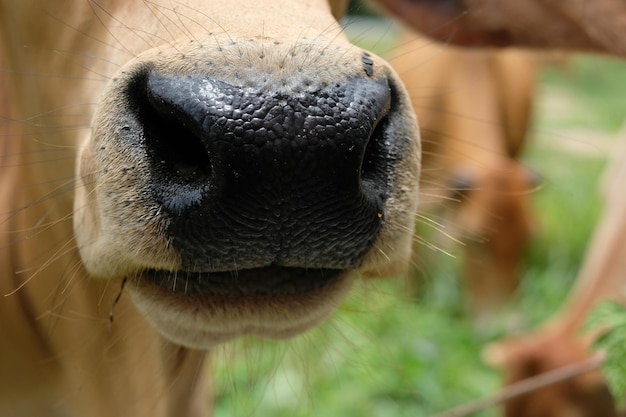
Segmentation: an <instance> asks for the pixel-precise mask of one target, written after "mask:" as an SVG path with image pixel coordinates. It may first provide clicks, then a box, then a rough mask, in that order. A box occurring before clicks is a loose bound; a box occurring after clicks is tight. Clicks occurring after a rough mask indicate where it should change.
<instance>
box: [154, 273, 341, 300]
mask: <svg viewBox="0 0 626 417" xmlns="http://www.w3.org/2000/svg"><path fill="white" fill-rule="evenodd" d="M344 272H345V271H344V270H341V269H323V268H299V267H282V266H266V267H260V268H248V269H237V270H232V271H215V272H212V271H211V272H207V271H201V272H196V271H185V270H179V271H166V270H147V271H144V273H143V274H142V279H144V280H146V281H149V282H151V283H153V284H155V285H156V286H157V287H158V288H160V289H161V290H164V291H167V292H171V293H177V294H179V295H183V294H187V295H189V296H192V297H198V296H200V297H220V298H259V299H262V298H275V297H289V296H298V295H302V294H307V293H310V292H315V291H317V290H320V289H322V288H324V287H326V286H328V285H330V284H332V283H333V282H335V281H337V280H339V279H340V277H341V276H343V275H344Z"/></svg>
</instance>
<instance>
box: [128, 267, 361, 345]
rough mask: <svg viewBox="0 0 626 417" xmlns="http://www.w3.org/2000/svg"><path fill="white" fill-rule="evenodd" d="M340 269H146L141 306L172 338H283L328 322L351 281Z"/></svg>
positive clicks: (138, 294)
mask: <svg viewBox="0 0 626 417" xmlns="http://www.w3.org/2000/svg"><path fill="white" fill-rule="evenodd" d="M350 277H351V274H349V273H348V271H344V270H340V269H318V268H311V269H308V268H291V267H274V266H270V267H263V268H253V269H244V270H239V271H237V272H234V271H228V272H210V273H209V272H188V271H177V272H171V271H159V270H147V271H144V272H143V273H142V274H141V275H140V277H139V279H138V280H137V281H136V282H135V283H134V284H135V285H131V286H130V287H129V290H130V291H131V293H132V295H133V298H134V300H135V302H136V305H137V307H138V308H139V310H140V311H141V312H143V314H144V316H145V317H146V318H147V319H148V321H150V322H151V323H152V324H153V325H154V326H155V327H156V328H157V329H158V330H159V331H160V332H161V333H162V334H163V335H164V336H165V337H166V338H167V339H169V340H170V341H173V342H175V343H177V344H180V345H183V346H187V347H190V348H194V349H210V348H212V347H214V346H216V345H218V344H220V343H224V342H227V341H229V340H232V339H235V338H237V337H241V336H256V337H262V338H269V339H284V338H288V337H292V336H295V335H297V334H299V333H302V332H304V331H306V330H307V329H310V328H311V327H313V326H315V325H317V324H319V323H320V322H321V321H322V320H324V319H325V318H326V317H327V316H328V315H329V314H330V313H331V312H332V311H333V310H334V309H335V308H336V307H337V305H338V304H339V303H340V302H341V300H342V299H343V298H344V296H345V295H346V293H347V291H348V289H349V288H350V284H351V282H352V280H351V279H350Z"/></svg>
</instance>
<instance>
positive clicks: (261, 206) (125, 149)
mask: <svg viewBox="0 0 626 417" xmlns="http://www.w3.org/2000/svg"><path fill="white" fill-rule="evenodd" d="M346 3H347V2H345V1H342V0H339V1H332V2H330V3H327V2H326V1H325V0H299V1H287V0H259V1H254V2H248V1H238V0H237V1H228V2H224V1H219V0H203V1H199V0H177V1H169V0H154V1H140V0H82V1H75V0H53V1H48V2H39V1H35V0H24V1H20V2H14V1H11V0H2V1H0V134H1V135H2V136H3V140H2V141H1V144H0V147H1V148H0V149H1V150H0V155H1V156H0V158H1V161H2V162H1V163H0V184H1V186H0V196H1V200H0V201H2V207H1V208H0V213H1V215H0V216H1V217H0V239H1V240H2V243H0V247H1V248H2V250H1V251H0V268H2V269H1V276H2V279H1V280H0V291H1V294H2V296H1V297H0V315H1V316H2V317H3V320H1V321H0V339H1V340H2V343H0V415H3V416H4V415H7V416H8V415H10V416H44V415H45V416H51V417H53V416H94V417H100V416H123V415H128V416H151V417H158V416H206V415H208V414H209V413H210V411H209V410H210V404H209V401H208V399H207V398H208V395H207V389H208V388H207V384H208V382H207V380H206V378H207V376H206V375H205V374H206V372H204V369H205V367H204V364H205V363H206V356H207V353H206V352H207V351H209V350H211V349H212V348H214V347H215V346H218V345H221V344H223V343H225V342H228V341H230V340H232V339H236V338H239V337H243V336H252V337H260V338H269V339H285V338H289V337H292V336H294V335H297V334H300V333H302V332H304V331H306V330H307V329H310V328H311V327H314V326H316V325H317V324H318V323H320V322H321V321H323V320H324V319H325V318H326V317H327V316H329V315H330V314H331V312H332V311H333V310H334V308H335V307H336V306H337V305H338V304H339V303H340V302H341V300H342V298H343V297H344V295H345V294H346V293H347V292H348V290H349V288H350V286H351V283H352V282H353V281H354V279H355V278H356V277H357V276H358V275H367V276H385V275H387V274H392V273H394V271H399V270H401V269H402V268H404V266H405V265H406V264H407V263H408V262H409V260H410V247H411V242H412V239H413V229H414V216H415V211H416V205H417V195H418V182H419V181H418V177H419V169H420V142H419V131H418V128H417V123H416V120H415V116H414V112H413V110H412V108H411V105H410V101H409V98H408V95H407V93H406V91H405V89H404V87H403V86H402V83H401V81H400V80H399V79H398V77H397V75H396V74H395V72H394V71H393V70H392V69H391V67H390V66H389V65H388V64H387V63H386V62H385V61H383V60H382V59H381V58H379V57H378V56H376V55H374V54H373V53H370V52H368V51H365V50H362V49H361V48H359V47H356V46H354V45H352V44H351V43H350V42H349V41H348V39H347V37H346V36H345V35H344V34H343V33H342V30H341V27H340V25H339V24H338V19H339V18H340V16H341V15H342V14H343V13H344V11H345V7H346Z"/></svg>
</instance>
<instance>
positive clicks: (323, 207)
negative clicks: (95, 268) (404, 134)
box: [129, 72, 391, 271]
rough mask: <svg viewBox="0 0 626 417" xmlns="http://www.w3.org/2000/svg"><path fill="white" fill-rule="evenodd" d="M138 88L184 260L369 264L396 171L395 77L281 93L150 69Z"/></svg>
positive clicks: (217, 266)
mask: <svg viewBox="0 0 626 417" xmlns="http://www.w3.org/2000/svg"><path fill="white" fill-rule="evenodd" d="M129 97H132V100H134V101H135V103H134V105H133V106H132V107H133V108H135V109H136V110H135V111H136V117H137V119H138V121H139V122H140V125H141V126H142V129H143V134H142V140H141V146H143V147H144V148H145V152H146V154H147V155H148V159H149V161H150V166H151V169H150V174H151V175H152V176H153V178H152V179H151V181H149V184H151V188H152V189H151V190H150V192H151V194H152V195H153V198H154V200H155V201H156V202H158V204H159V205H160V206H161V207H162V209H163V212H164V213H166V214H167V216H169V230H168V234H169V236H170V238H171V241H172V243H173V245H174V246H175V247H176V248H177V249H178V250H179V251H180V253H181V257H182V266H183V268H184V269H186V270H190V271H193V270H195V271H207V270H209V271H227V270H234V269H242V268H244V269H245V268H258V267H264V266H270V265H273V266H295V267H304V268H322V267H323V268H337V269H348V268H354V267H357V266H358V265H359V264H360V263H361V261H362V258H363V256H364V254H365V252H366V251H367V249H368V248H369V247H370V245H371V244H372V242H373V241H374V239H375V238H376V236H377V234H378V231H379V229H380V226H381V223H382V222H383V221H384V213H383V211H382V210H383V209H382V207H383V203H384V200H385V199H386V195H387V194H388V190H387V187H388V184H389V182H390V181H389V178H387V175H389V174H387V173H388V172H390V170H389V169H386V168H387V164H389V163H391V161H390V158H389V154H390V150H389V149H387V147H388V146H390V145H389V141H390V138H386V137H385V129H384V127H383V126H384V124H385V115H386V113H387V112H388V111H389V103H390V100H391V93H390V88H389V85H388V83H387V81H386V80H385V79H370V78H361V77H354V78H352V79H349V80H347V81H346V82H343V83H341V84H336V85H332V86H328V87H325V88H322V89H317V90H315V91H305V90H303V91H301V92H297V93H281V92H275V91H274V92H273V91H262V90H255V89H254V88H251V87H238V86H234V85H230V84H227V83H225V82H222V81H220V80H216V79H211V78H203V77H192V76H167V77H166V76H161V75H159V74H156V73H154V72H146V73H145V74H143V75H142V76H140V77H137V78H136V79H135V81H134V82H133V85H132V86H131V88H130V89H129Z"/></svg>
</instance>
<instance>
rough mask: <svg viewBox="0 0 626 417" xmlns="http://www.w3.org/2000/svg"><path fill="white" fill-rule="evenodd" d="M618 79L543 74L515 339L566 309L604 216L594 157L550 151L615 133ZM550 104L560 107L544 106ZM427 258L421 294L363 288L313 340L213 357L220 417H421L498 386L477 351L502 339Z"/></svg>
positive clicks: (624, 89)
mask: <svg viewBox="0 0 626 417" xmlns="http://www.w3.org/2000/svg"><path fill="white" fill-rule="evenodd" d="M623 74H626V70H625V67H624V65H623V64H618V63H615V62H605V61H601V60H598V59H590V58H581V59H575V60H573V61H572V62H571V63H570V66H569V68H568V69H566V70H565V73H563V70H559V69H555V68H550V69H548V70H546V72H545V73H544V76H543V78H542V83H541V84H542V86H543V87H542V88H543V90H544V91H546V92H547V93H546V94H543V95H542V96H541V104H540V105H539V106H538V109H539V110H538V114H537V117H536V126H535V129H534V130H533V132H534V135H533V136H535V138H534V143H531V146H529V148H528V149H527V152H526V154H525V155H524V158H523V159H524V161H525V162H526V163H527V164H528V165H530V166H532V167H534V168H535V169H536V170H537V171H538V172H539V173H540V174H541V176H542V178H543V187H542V189H541V190H540V191H538V192H537V193H536V195H534V197H533V198H534V207H535V210H536V213H537V215H538V224H539V228H538V234H537V237H536V239H535V241H534V244H533V247H532V249H531V250H530V251H529V254H528V265H527V267H526V272H525V276H524V282H523V285H522V288H521V290H520V294H519V296H518V298H517V299H516V300H515V303H514V306H513V307H512V309H513V310H514V311H516V312H517V314H518V320H519V324H518V327H519V329H520V330H528V329H531V328H533V327H534V326H536V325H537V324H539V323H541V322H542V321H543V320H545V318H547V317H549V316H550V314H552V313H553V312H554V311H555V309H556V308H557V307H558V305H559V304H560V303H561V302H562V300H563V299H564V297H565V296H566V292H565V291H564V288H565V287H568V286H569V285H570V284H571V282H572V280H573V279H575V276H576V271H577V269H578V267H579V265H580V263H581V261H582V258H583V255H584V250H585V246H586V242H587V240H588V238H589V235H590V233H591V232H592V230H593V225H594V222H595V219H596V217H597V215H598V213H599V211H600V204H599V199H598V194H597V192H596V185H597V181H598V178H599V176H600V174H601V172H602V168H603V164H604V157H603V156H602V154H601V152H587V153H585V152H583V153H580V152H579V153H576V152H571V151H569V150H563V149H559V148H558V147H556V146H551V142H552V141H551V139H554V141H555V142H559V143H565V144H567V141H568V140H569V139H570V137H569V135H570V134H571V133H572V132H574V131H576V129H582V130H585V131H587V130H593V132H600V133H601V134H602V135H606V134H607V132H609V133H610V132H614V131H615V130H616V129H617V127H618V126H619V125H620V123H621V121H622V119H623V113H624V106H623V103H622V102H621V101H620V100H619V99H618V98H621V99H623V97H626V82H624V81H622V80H623V78H624V77H623ZM549 94H556V95H558V98H559V100H560V101H557V104H558V103H563V100H565V103H566V104H567V106H565V108H559V106H558V105H557V106H556V107H555V106H554V103H552V104H549V103H548V102H549V100H550V96H549ZM545 103H548V104H545ZM551 106H552V107H551ZM563 131H566V133H563ZM557 139H558V141H557ZM580 140H581V139H580V137H576V138H575V139H572V141H576V142H578V141H580ZM582 140H583V141H587V139H584V138H583V139H582ZM588 141H589V143H588V145H589V146H590V147H591V148H593V147H594V144H593V143H592V141H593V139H588ZM424 256H425V257H426V258H428V259H429V262H428V263H427V264H426V266H423V269H422V272H423V273H424V274H423V275H424V276H425V278H424V279H422V280H421V281H420V283H419V284H417V290H416V288H415V287H416V284H415V283H414V282H410V281H408V280H407V279H403V278H395V279H389V280H380V281H375V282H374V281H372V282H367V283H363V284H361V285H359V286H358V287H357V288H356V291H354V292H353V293H352V295H351V296H350V297H349V299H348V300H347V301H346V303H344V305H343V306H342V307H341V308H340V309H339V311H338V312H337V313H336V314H335V315H334V316H333V317H332V318H331V319H330V320H328V321H327V322H326V323H325V324H324V325H323V326H321V328H319V329H315V330H313V331H311V332H310V333H308V334H306V335H304V336H302V337H299V338H296V339H295V340H292V341H289V342H259V341H250V340H244V341H239V342H236V343H234V344H232V345H228V346H226V347H224V348H223V349H222V350H220V351H219V352H217V353H216V354H215V356H214V364H213V368H214V369H213V374H214V375H215V387H214V388H215V391H216V398H215V402H216V407H215V415H216V416H217V417H226V416H272V417H281V416H285V417H287V416H289V417H298V416H302V417H304V416H333V417H334V416H340V417H351V416H355V417H357V416H358V417H368V416H371V417H374V416H399V417H401V416H428V415H430V414H433V413H436V412H441V411H443V410H446V409H448V408H450V407H452V406H454V405H458V404H460V403H464V402H467V401H470V400H473V399H477V398H479V397H482V396H485V395H487V394H490V393H493V392H495V391H496V390H497V389H498V386H499V383H500V376H499V374H498V372H497V371H496V370H494V369H490V368H489V367H487V366H486V365H484V364H483V363H482V361H481V351H482V349H483V347H484V346H485V344H487V343H489V342H491V341H493V340H497V339H498V338H500V337H503V336H504V335H505V334H506V332H507V327H506V326H505V325H502V326H495V327H494V328H493V329H489V330H488V331H481V332H477V331H476V330H475V329H474V327H473V325H472V324H471V322H470V321H469V320H468V319H467V317H466V316H465V314H464V309H463V292H462V286H461V284H460V283H459V282H458V280H457V278H456V275H455V268H456V266H455V261H454V259H452V258H450V257H448V256H446V255H443V254H435V253H426V254H425V255H424ZM477 415H478V416H482V417H494V416H496V415H497V412H496V410H488V411H485V412H483V413H480V414H477Z"/></svg>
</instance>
